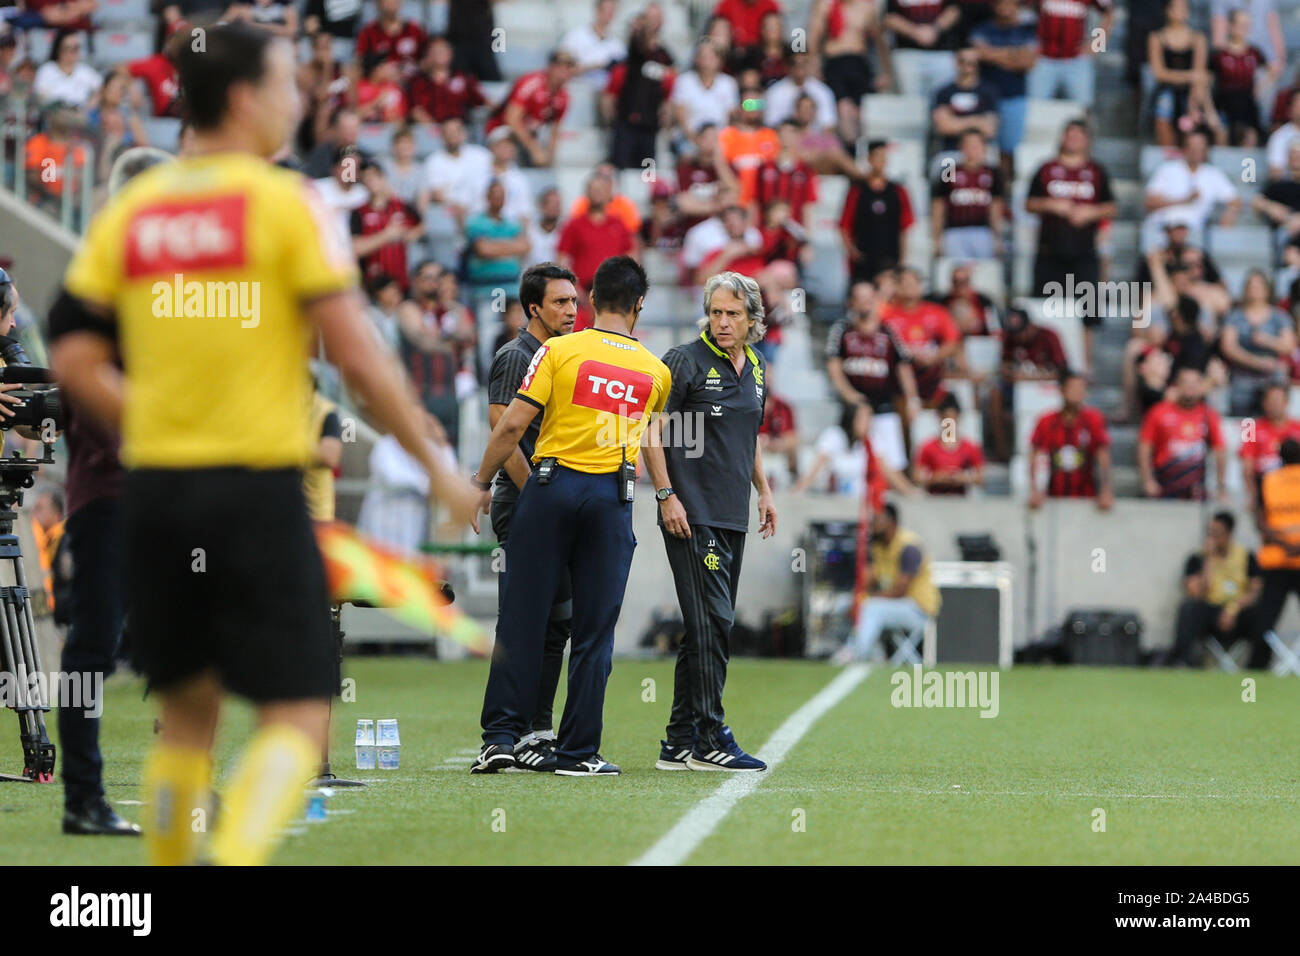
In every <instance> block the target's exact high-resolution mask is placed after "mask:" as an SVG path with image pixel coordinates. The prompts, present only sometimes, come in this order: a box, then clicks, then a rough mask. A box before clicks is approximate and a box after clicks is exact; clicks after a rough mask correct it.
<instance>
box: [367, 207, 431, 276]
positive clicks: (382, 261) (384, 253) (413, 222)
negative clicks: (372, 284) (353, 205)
mask: <svg viewBox="0 0 1300 956" xmlns="http://www.w3.org/2000/svg"><path fill="white" fill-rule="evenodd" d="M392 223H397V224H398V225H401V226H418V225H419V224H420V214H419V213H418V212H416V211H415V209H414V208H412V207H411V206H409V205H407V204H406V203H404V202H402V201H401V200H400V199H398V198H396V197H393V198H391V199H389V200H388V202H387V203H385V204H384V205H383V206H375V205H374V204H373V203H366V204H365V205H364V206H361V207H359V208H357V209H354V210H352V216H351V226H352V229H351V231H352V235H354V236H373V235H375V234H376V233H380V232H383V231H384V230H385V229H387V228H388V227H389V225H390V224H392ZM361 269H362V272H363V273H364V275H365V277H366V278H367V279H373V278H375V277H377V276H379V275H387V276H391V277H392V278H394V279H396V280H397V282H398V284H399V285H401V287H402V290H403V291H405V290H406V289H408V288H410V282H409V277H408V275H407V264H406V242H405V241H403V240H398V241H397V242H389V243H386V244H384V245H382V246H380V247H379V248H378V249H376V250H375V251H374V252H372V253H370V254H369V255H367V256H365V257H364V258H363V259H362V260H361Z"/></svg>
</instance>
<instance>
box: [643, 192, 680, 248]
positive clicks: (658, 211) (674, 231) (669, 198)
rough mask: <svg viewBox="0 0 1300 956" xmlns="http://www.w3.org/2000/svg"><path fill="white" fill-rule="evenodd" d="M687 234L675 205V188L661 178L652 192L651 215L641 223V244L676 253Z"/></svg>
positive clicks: (645, 246)
mask: <svg viewBox="0 0 1300 956" xmlns="http://www.w3.org/2000/svg"><path fill="white" fill-rule="evenodd" d="M685 235H686V226H685V224H684V223H683V221H682V217H681V216H680V215H678V213H677V210H676V209H675V208H674V206H673V188H672V187H671V186H669V185H668V184H667V183H666V182H664V181H663V180H660V181H659V182H656V183H655V184H654V188H653V189H652V190H651V193H650V215H649V216H647V217H646V218H645V220H644V221H642V223H641V245H642V246H643V247H644V248H646V249H658V250H660V251H662V252H667V253H670V254H676V253H677V252H680V251H681V248H682V239H683V238H684V237H685Z"/></svg>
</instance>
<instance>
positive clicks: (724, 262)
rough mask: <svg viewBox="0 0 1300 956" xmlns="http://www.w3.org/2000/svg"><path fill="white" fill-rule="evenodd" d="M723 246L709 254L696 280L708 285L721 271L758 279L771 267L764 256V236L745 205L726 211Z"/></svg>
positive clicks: (705, 257) (724, 211)
mask: <svg viewBox="0 0 1300 956" xmlns="http://www.w3.org/2000/svg"><path fill="white" fill-rule="evenodd" d="M720 219H721V222H722V228H723V235H722V237H721V238H722V240H723V241H722V244H721V245H719V246H717V247H715V248H714V249H713V250H712V251H710V252H707V253H706V254H705V256H704V258H703V260H702V261H701V262H700V264H699V266H698V267H697V268H696V269H695V274H694V275H693V276H692V281H693V282H694V284H695V285H704V283H705V282H706V281H708V279H709V277H710V276H715V275H717V274H718V273H719V272H726V271H728V270H730V271H732V272H739V273H740V274H741V275H747V276H749V277H750V278H757V277H758V274H759V273H760V272H762V271H763V267H764V266H765V265H767V260H766V259H765V258H764V257H763V241H762V233H761V232H760V231H759V230H757V229H755V228H754V227H753V226H751V225H750V221H749V212H748V210H746V209H745V208H744V207H742V206H731V207H729V208H727V209H724V210H723V211H722V215H721V217H720Z"/></svg>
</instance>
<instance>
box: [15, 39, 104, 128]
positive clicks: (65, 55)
mask: <svg viewBox="0 0 1300 956" xmlns="http://www.w3.org/2000/svg"><path fill="white" fill-rule="evenodd" d="M82 42H83V41H82V37H81V34H80V33H76V32H74V31H72V30H60V31H59V32H58V34H57V35H56V36H55V38H54V46H53V47H52V48H51V50H50V58H49V60H47V61H46V62H45V63H42V64H41V65H40V68H39V69H37V71H36V79H35V80H34V81H33V83H32V88H33V90H34V91H35V93H36V98H37V100H39V101H40V102H42V103H56V102H59V103H67V104H68V105H69V106H73V107H76V108H77V109H78V110H80V111H81V112H82V113H83V114H84V113H85V112H86V110H87V109H89V107H90V101H91V99H92V98H93V97H94V95H95V93H96V92H97V91H98V90H99V88H100V87H101V86H103V85H104V78H103V77H102V76H100V75H99V74H98V73H97V72H95V70H94V68H92V67H90V66H88V65H87V64H85V63H83V62H82V60H81V45H82Z"/></svg>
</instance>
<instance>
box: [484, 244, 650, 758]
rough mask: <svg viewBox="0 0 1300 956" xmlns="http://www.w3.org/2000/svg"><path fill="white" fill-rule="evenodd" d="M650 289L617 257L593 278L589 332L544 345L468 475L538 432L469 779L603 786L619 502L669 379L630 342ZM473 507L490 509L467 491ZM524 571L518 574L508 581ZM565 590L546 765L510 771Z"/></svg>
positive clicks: (513, 533)
mask: <svg viewBox="0 0 1300 956" xmlns="http://www.w3.org/2000/svg"><path fill="white" fill-rule="evenodd" d="M648 289H649V283H648V282H647V280H646V275H645V270H643V269H642V268H641V266H640V265H639V264H638V263H637V262H636V261H635V260H634V259H631V258H629V257H627V256H615V257H613V258H610V259H606V260H605V261H604V262H603V263H601V265H600V267H599V268H598V269H597V270H596V276H595V279H594V280H593V282H592V289H591V301H592V306H593V307H594V308H595V310H596V318H595V325H594V327H593V328H590V329H586V330H585V331H582V332H573V333H570V334H569V335H566V336H563V337H558V338H551V339H548V340H547V341H546V342H545V343H543V344H542V346H541V348H539V349H538V350H537V352H536V354H535V355H534V356H533V360H532V364H530V365H529V367H528V371H527V372H526V373H525V375H524V378H523V381H522V382H521V383H520V386H519V392H518V394H517V396H516V398H515V399H514V401H512V402H511V403H510V404H509V405H508V406H507V407H506V410H505V412H504V414H502V416H501V418H500V419H499V420H498V421H497V425H496V427H495V428H494V429H493V430H492V437H491V438H490V439H489V440H488V446H487V449H486V450H485V451H484V452H483V461H482V463H481V464H480V465H479V469H478V475H479V476H485V478H488V479H490V478H491V476H493V475H495V474H496V473H497V469H499V468H500V467H501V466H502V465H503V464H504V463H505V462H506V460H507V459H508V458H509V457H510V456H511V455H512V454H513V453H514V451H515V448H516V447H517V446H518V444H519V439H520V438H521V437H522V436H523V434H524V432H525V430H526V429H527V428H528V425H529V423H530V422H532V420H533V419H534V418H535V417H536V416H537V414H538V413H539V412H544V413H545V414H544V415H543V417H542V427H541V431H540V432H539V434H538V436H537V444H536V446H535V447H534V449H533V458H532V460H533V464H534V466H535V467H534V468H533V471H532V474H531V475H530V476H529V477H528V480H527V482H526V483H525V484H524V487H523V490H522V491H521V492H520V495H519V504H518V505H517V506H516V508H515V515H514V519H513V521H512V523H511V526H510V538H509V540H508V541H507V543H506V567H507V568H508V569H510V571H509V573H508V574H507V575H506V580H505V586H504V589H503V593H502V598H501V614H500V616H499V618H498V619H497V631H496V648H495V650H494V652H493V655H492V667H491V671H490V673H489V675H488V683H487V691H486V692H485V694H484V698H483V715H482V724H483V748H482V751H481V752H480V753H479V757H478V760H477V761H476V762H475V764H474V766H473V767H472V768H471V771H472V772H474V773H496V772H498V771H500V770H508V769H524V770H536V771H541V772H554V773H556V774H559V775H562V776H583V777H585V776H613V775H615V774H617V773H618V772H619V768H618V767H617V766H615V765H614V764H611V763H608V762H606V761H605V760H603V759H602V758H601V756H600V753H599V751H600V737H601V729H602V715H603V711H604V707H605V684H606V682H607V681H608V680H609V672H610V667H611V660H612V657H613V651H614V625H615V623H617V621H618V614H619V609H620V608H621V606H622V603H623V591H624V589H625V588H626V586H627V575H628V569H629V567H630V566H631V564H632V551H633V549H634V548H635V547H636V537H635V536H634V535H633V533H632V495H633V489H634V487H635V484H636V460H637V454H638V452H639V451H640V441H641V434H642V432H643V431H644V430H645V427H646V425H647V424H648V422H649V420H650V417H651V416H652V415H657V414H658V413H659V412H661V411H662V410H663V406H664V402H665V401H666V400H667V397H668V392H669V390H670V389H671V387H672V376H671V374H670V373H669V371H668V367H667V366H666V365H664V363H663V362H661V361H660V360H659V359H658V358H656V357H655V356H654V355H653V354H652V353H651V352H650V351H649V350H647V349H646V348H645V347H644V346H643V345H641V343H640V342H638V341H637V340H636V339H635V338H633V337H632V330H633V328H635V326H636V322H637V318H638V316H639V315H640V313H641V307H642V305H643V303H644V301H645V295H646V292H647V290H648ZM479 487H480V488H482V489H483V490H484V491H483V502H482V506H483V508H484V509H485V510H486V508H487V507H488V504H489V502H490V497H489V495H488V493H487V488H488V487H489V485H488V482H487V480H484V481H481V482H479ZM521 568H523V569H526V573H518V572H517V569H521ZM564 568H567V569H568V571H569V574H570V576H571V579H572V581H573V636H572V643H571V647H570V652H569V695H568V700H567V701H566V702H565V705H564V715H563V717H562V718H561V720H560V729H559V734H558V737H557V740H556V747H555V750H554V752H553V753H552V755H551V756H548V757H547V758H545V759H544V760H542V761H540V762H538V763H535V764H532V765H525V764H522V763H519V764H517V763H516V761H515V759H514V746H515V743H516V742H517V741H518V740H519V738H520V736H521V735H522V734H523V733H524V732H525V731H526V729H527V723H528V721H529V719H530V718H531V717H532V715H533V712H534V710H535V708H536V706H537V693H538V684H539V677H540V671H541V666H542V653H543V647H544V645H545V639H546V622H547V618H548V617H549V615H550V611H551V602H552V601H553V600H554V597H555V588H556V584H557V582H558V580H559V575H560V573H561V569H564Z"/></svg>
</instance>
